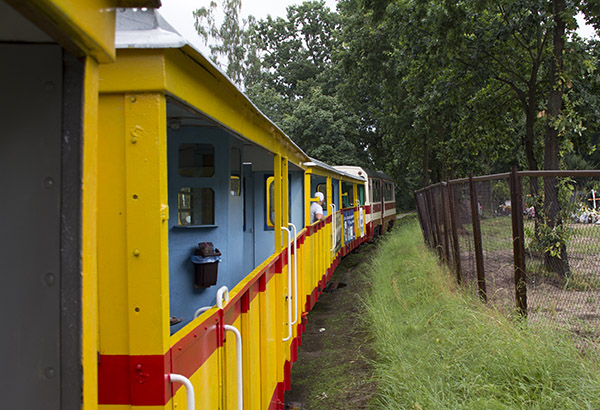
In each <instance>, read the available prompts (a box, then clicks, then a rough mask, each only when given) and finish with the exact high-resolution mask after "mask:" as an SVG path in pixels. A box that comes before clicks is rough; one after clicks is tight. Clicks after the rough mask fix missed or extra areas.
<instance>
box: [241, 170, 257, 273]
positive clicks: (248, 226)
mask: <svg viewBox="0 0 600 410" xmlns="http://www.w3.org/2000/svg"><path fill="white" fill-rule="evenodd" d="M242 178H243V193H244V265H243V266H244V273H246V274H248V273H250V272H251V271H252V270H253V269H254V266H255V264H254V229H255V227H254V177H253V174H252V164H248V163H246V164H244V165H243V168H242Z"/></svg>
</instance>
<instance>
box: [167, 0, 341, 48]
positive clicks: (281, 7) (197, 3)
mask: <svg viewBox="0 0 600 410" xmlns="http://www.w3.org/2000/svg"><path fill="white" fill-rule="evenodd" d="M216 1H217V4H220V1H219V0H216ZM300 3H302V0H242V18H247V17H248V16H249V15H253V16H254V17H256V18H257V19H258V20H260V19H264V18H265V17H267V15H268V14H270V15H271V16H273V17H275V16H277V17H285V10H286V7H287V6H289V5H291V4H300ZM336 3H337V1H336V0H325V4H326V5H327V6H328V7H329V8H330V9H331V10H335V5H336ZM209 4H210V0H162V6H161V8H160V9H158V11H159V12H160V14H162V15H163V17H165V19H167V21H168V22H169V23H170V24H171V25H172V26H173V27H175V28H176V29H177V31H179V32H180V33H181V34H183V35H184V37H185V38H187V39H188V40H190V41H191V42H192V43H193V44H194V45H195V46H196V47H198V48H200V49H201V50H203V51H206V50H207V48H206V46H205V45H204V42H203V41H202V40H201V39H200V37H199V36H198V34H197V33H196V30H195V29H194V17H193V16H192V12H193V11H194V10H196V9H199V8H200V7H203V6H204V7H208V6H209Z"/></svg>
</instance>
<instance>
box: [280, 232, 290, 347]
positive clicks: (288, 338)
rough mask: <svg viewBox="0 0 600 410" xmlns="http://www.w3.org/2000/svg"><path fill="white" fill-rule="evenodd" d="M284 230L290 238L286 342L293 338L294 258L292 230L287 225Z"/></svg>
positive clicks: (288, 248) (288, 247) (288, 249)
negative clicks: (292, 262) (292, 293)
mask: <svg viewBox="0 0 600 410" xmlns="http://www.w3.org/2000/svg"><path fill="white" fill-rule="evenodd" d="M281 230H282V231H286V232H287V239H288V246H287V267H288V295H287V300H288V335H287V337H286V338H284V339H283V341H284V342H287V341H288V340H290V339H291V338H292V295H291V291H292V265H291V263H290V262H291V259H292V247H291V242H290V239H291V234H290V230H289V229H288V228H286V227H285V226H282V227H281Z"/></svg>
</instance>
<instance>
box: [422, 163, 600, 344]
mask: <svg viewBox="0 0 600 410" xmlns="http://www.w3.org/2000/svg"><path fill="white" fill-rule="evenodd" d="M598 188H600V171H520V172H517V171H516V170H513V172H512V173H506V174H497V175H487V176H480V177H471V178H464V179H457V180H451V181H447V182H443V183H439V184H435V185H431V186H429V187H426V188H423V189H421V190H419V191H416V192H415V197H416V204H417V212H418V215H419V222H420V225H421V229H422V231H423V236H424V238H425V242H426V243H427V245H428V246H430V247H431V248H433V249H435V250H436V251H437V253H438V255H439V257H440V259H442V260H443V261H444V262H445V263H447V265H448V266H449V267H450V269H451V270H452V271H453V272H454V274H455V275H456V280H457V282H458V283H460V284H461V285H463V286H465V287H467V288H469V289H472V290H473V292H477V293H478V294H479V296H480V298H481V299H482V300H483V301H486V302H489V303H493V304H494V305H495V306H496V307H497V308H498V309H500V310H502V311H504V312H506V313H512V312H514V311H516V312H518V313H520V314H522V315H524V316H526V317H528V320H529V321H530V323H542V322H543V323H545V324H549V325H553V326H558V327H561V328H564V329H567V330H570V331H572V332H574V333H576V334H577V335H578V336H580V337H581V340H582V341H585V342H588V341H592V342H598V341H600V212H599V211H600V198H598V200H596V197H595V195H596V192H597V190H598ZM599 197H600V195H599ZM596 208H598V209H596Z"/></svg>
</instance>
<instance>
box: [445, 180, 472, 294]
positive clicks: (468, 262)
mask: <svg viewBox="0 0 600 410" xmlns="http://www.w3.org/2000/svg"><path fill="white" fill-rule="evenodd" d="M450 189H452V197H453V199H454V212H455V214H456V230H457V236H458V247H459V253H460V266H461V279H462V283H463V285H464V286H466V287H467V288H469V289H471V290H472V291H473V292H477V267H476V264H475V243H474V240H473V221H472V218H471V198H470V193H469V184H468V183H460V184H452V185H450Z"/></svg>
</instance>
